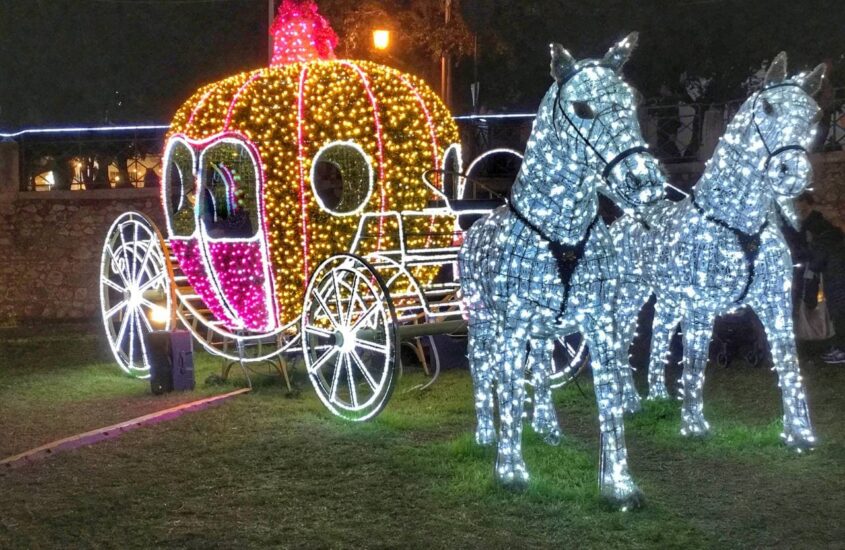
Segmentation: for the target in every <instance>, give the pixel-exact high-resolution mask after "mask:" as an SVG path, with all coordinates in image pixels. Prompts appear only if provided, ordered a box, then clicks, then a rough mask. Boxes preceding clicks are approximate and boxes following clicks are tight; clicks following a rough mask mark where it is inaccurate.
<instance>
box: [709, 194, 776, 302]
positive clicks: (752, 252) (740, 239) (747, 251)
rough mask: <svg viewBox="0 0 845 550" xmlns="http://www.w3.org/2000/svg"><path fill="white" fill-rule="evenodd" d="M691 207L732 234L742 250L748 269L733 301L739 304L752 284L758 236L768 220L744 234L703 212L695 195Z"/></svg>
mask: <svg viewBox="0 0 845 550" xmlns="http://www.w3.org/2000/svg"><path fill="white" fill-rule="evenodd" d="M692 205H693V206H694V207H695V209H696V210H698V212H699V213H700V214H701V215H702V216H704V219H706V220H707V221H710V222H713V223H715V224H716V225H718V226H719V227H723V228H725V229H727V230H728V231H730V232H731V233H733V235H734V237H736V241H737V244H739V248H740V249H741V250H742V254H743V257H744V258H745V264H746V267H748V273H747V275H746V277H745V284H744V285H743V287H742V292H740V293H739V297H738V298H737V299H736V300H734V303H735V304H739V303H741V302H742V301H743V300H744V299H745V297H746V296H748V290H749V289H750V288H751V283H752V282H754V274H755V273H754V272H755V270H754V262H756V261H757V256H758V255H759V254H760V236H761V235H762V234H763V231H764V230H765V229H766V227H767V226H768V225H769V220H768V218H767V219H766V221H765V222H763V225H761V226H760V229H759V230H758V231H757V232H756V233H746V232H745V231H741V230H739V229H736V228H735V227H731V226H730V225H728V224H726V223H725V222H723V221H722V220H720V219H718V218H714V217H713V216H711V215H710V214H708V213H707V212H705V211H704V209H703V208H702V207H701V205H700V204H698V202H696V200H695V195H692Z"/></svg>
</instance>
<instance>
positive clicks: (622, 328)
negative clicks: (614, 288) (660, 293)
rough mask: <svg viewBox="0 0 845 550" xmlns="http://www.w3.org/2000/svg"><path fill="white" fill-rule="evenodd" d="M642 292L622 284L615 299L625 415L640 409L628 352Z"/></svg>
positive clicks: (634, 286) (632, 286) (635, 330)
mask: <svg viewBox="0 0 845 550" xmlns="http://www.w3.org/2000/svg"><path fill="white" fill-rule="evenodd" d="M643 292H644V291H642V290H641V289H640V288H639V287H638V286H637V285H632V284H624V285H621V286H620V287H619V290H618V294H617V298H616V310H617V311H616V330H617V331H618V337H619V347H618V353H619V372H620V378H621V381H622V406H623V407H625V412H626V413H635V412H637V411H639V410H640V409H641V408H642V403H641V402H640V393H639V392H638V391H637V386H636V385H635V384H634V368H633V367H632V366H631V362H630V356H629V355H628V350H629V349H630V347H631V343H632V342H633V341H634V335H635V333H636V332H637V317H638V316H639V313H640V308H642V293H643Z"/></svg>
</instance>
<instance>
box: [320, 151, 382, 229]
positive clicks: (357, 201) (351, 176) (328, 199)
mask: <svg viewBox="0 0 845 550" xmlns="http://www.w3.org/2000/svg"><path fill="white" fill-rule="evenodd" d="M372 184H373V171H372V167H371V166H370V163H369V161H368V160H367V157H366V155H365V154H364V151H363V150H362V149H361V148H360V147H358V146H357V145H355V144H354V143H347V142H340V143H334V144H331V145H328V146H326V147H324V148H323V149H321V150H320V152H319V153H317V156H316V157H314V163H313V165H312V167H311V189H312V191H313V192H314V196H315V198H316V199H317V202H318V203H319V204H320V206H321V207H322V208H323V210H326V211H328V212H330V213H332V214H337V215H346V214H353V213H355V212H357V211H358V210H360V209H361V208H362V207H363V206H364V204H365V203H366V202H367V200H368V199H369V198H370V194H371V192H372Z"/></svg>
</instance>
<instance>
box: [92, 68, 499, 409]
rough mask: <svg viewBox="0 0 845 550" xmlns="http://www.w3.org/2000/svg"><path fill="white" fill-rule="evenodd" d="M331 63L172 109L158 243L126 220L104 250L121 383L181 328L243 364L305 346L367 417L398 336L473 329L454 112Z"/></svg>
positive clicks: (104, 289)
mask: <svg viewBox="0 0 845 550" xmlns="http://www.w3.org/2000/svg"><path fill="white" fill-rule="evenodd" d="M324 57H329V58H328V59H308V60H304V61H298V62H286V63H280V64H278V65H276V66H271V67H267V68H262V69H259V70H256V71H252V72H247V73H243V74H239V75H236V76H233V77H230V78H226V79H224V80H222V81H219V82H216V83H213V84H210V85H208V86H205V87H203V88H202V89H200V90H199V91H197V92H196V93H195V94H194V96H193V97H191V98H190V99H189V100H188V101H187V102H185V104H184V105H183V106H182V107H181V108H180V109H179V110H178V111H177V113H176V115H175V116H174V118H173V121H172V123H171V127H170V131H169V133H168V136H167V140H166V145H165V150H164V156H163V178H162V187H161V198H162V205H163V208H164V215H165V219H166V228H165V230H164V231H163V234H162V233H160V232H159V230H158V229H157V228H156V227H155V225H154V224H153V223H152V222H151V221H150V220H149V219H148V218H146V217H145V216H143V215H141V214H138V213H134V212H129V213H126V214H123V215H122V216H120V217H119V218H118V219H117V220H115V222H114V224H113V225H112V227H111V229H110V231H109V233H108V235H107V238H106V243H105V246H104V249H103V256H102V270H101V285H100V287H101V301H102V312H103V319H104V323H105V328H106V333H107V336H108V338H109V341H110V343H111V345H112V349H113V351H114V354H115V358H116V359H117V361H118V363H119V364H120V366H121V367H122V368H123V369H124V370H125V371H127V372H129V373H132V374H136V375H139V376H145V375H146V374H147V372H148V368H149V365H148V360H147V348H146V346H147V343H146V338H145V336H146V334H147V333H149V332H150V331H153V330H163V329H170V328H173V327H175V326H176V325H177V324H181V325H182V326H184V327H185V328H186V329H188V330H189V331H190V332H191V333H192V335H193V337H194V338H195V339H196V341H197V342H199V343H200V344H201V345H202V346H203V347H204V348H205V349H207V350H208V351H210V352H212V353H214V354H217V355H220V356H223V357H225V358H227V359H228V360H230V361H232V362H239V363H241V364H249V363H256V362H262V361H268V360H271V359H274V358H279V357H282V355H283V354H284V353H286V352H299V351H301V352H302V353H303V354H304V357H305V365H306V367H307V370H308V374H309V376H310V378H311V380H312V382H313V384H314V387H315V389H316V391H317V393H318V395H319V396H320V398H321V399H322V400H323V402H324V403H325V404H326V405H327V406H328V408H329V409H331V410H332V411H333V412H334V413H336V414H338V415H341V416H343V417H346V418H349V419H354V420H363V419H366V418H370V417H372V416H373V415H375V414H377V413H378V412H379V411H380V410H381V408H382V407H383V406H384V404H385V402H386V400H387V398H388V397H389V395H390V393H391V391H392V388H393V386H394V383H395V375H394V374H395V371H396V369H397V368H398V363H399V359H398V351H397V347H398V344H399V343H400V342H401V341H402V340H403V339H409V338H419V337H421V336H424V335H430V334H438V333H449V332H453V331H456V330H460V329H461V327H462V326H463V325H464V321H463V319H462V315H461V311H460V303H459V300H458V298H457V290H458V288H459V284H458V283H457V282H456V278H455V277H454V275H453V272H452V271H451V269H450V268H451V265H452V264H453V263H454V262H455V260H456V254H457V251H458V245H459V244H460V236H461V229H460V226H459V221H458V218H459V217H460V215H459V214H458V213H457V212H456V211H455V210H454V209H453V207H452V204H451V202H450V200H449V197H447V194H451V193H444V190H446V191H448V190H447V187H454V186H455V185H453V184H455V182H448V181H446V178H444V177H443V174H444V173H458V172H460V162H461V161H460V146H459V145H458V130H457V127H456V125H455V123H454V121H453V119H452V117H451V115H450V113H449V111H448V109H447V108H446V107H445V105H444V104H443V103H442V102H441V101H440V99H439V98H438V97H437V96H436V95H435V94H434V92H432V90H431V89H430V88H429V87H428V86H427V85H426V84H425V83H424V82H422V81H421V80H419V79H418V78H416V77H414V76H411V75H408V74H405V73H403V72H400V71H398V70H395V69H392V68H390V67H386V66H383V65H380V64H377V63H372V62H368V61H350V60H335V59H331V58H330V57H332V56H324ZM485 211H486V210H483V209H481V210H469V211H467V212H466V213H467V214H469V215H477V214H480V213H483V212H485Z"/></svg>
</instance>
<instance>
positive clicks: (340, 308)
mask: <svg viewBox="0 0 845 550" xmlns="http://www.w3.org/2000/svg"><path fill="white" fill-rule="evenodd" d="M337 279H338V277H337V271H336V270H333V271H332V286H333V287H334V301H335V304H336V305H337V316H338V321H340V325H341V326H345V325H346V322H347V321H346V319H345V318H344V317H345V316H344V315H343V302H342V300H341V299H340V284H339V283H338V281H337Z"/></svg>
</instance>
